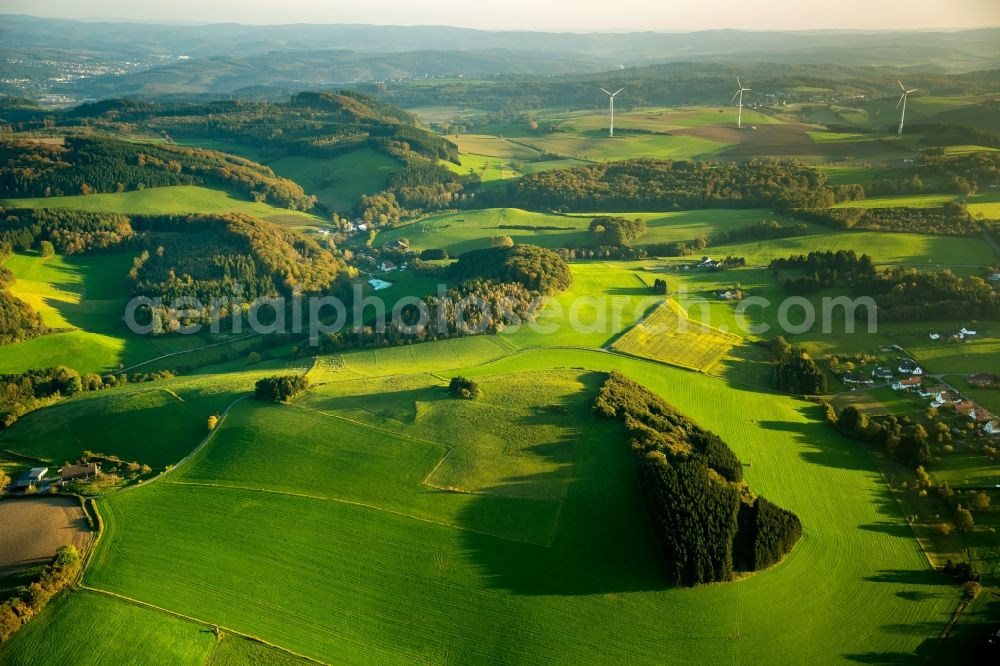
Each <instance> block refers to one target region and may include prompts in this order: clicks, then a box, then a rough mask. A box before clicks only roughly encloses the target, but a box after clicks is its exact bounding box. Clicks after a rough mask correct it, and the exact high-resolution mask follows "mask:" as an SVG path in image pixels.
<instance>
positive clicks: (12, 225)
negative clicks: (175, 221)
mask: <svg viewBox="0 0 1000 666" xmlns="http://www.w3.org/2000/svg"><path fill="white" fill-rule="evenodd" d="M0 217H2V218H3V219H4V220H5V224H4V225H3V227H2V228H0V243H6V244H9V245H10V247H11V249H13V250H17V251H20V252H27V251H29V250H32V249H35V248H40V247H41V244H42V243H44V242H50V243H52V246H53V249H54V250H55V251H56V252H58V253H59V254H95V253H100V252H117V251H121V250H122V249H126V248H130V247H136V246H137V243H136V241H137V239H138V236H137V234H136V232H135V230H134V229H133V228H132V224H131V222H130V221H129V218H128V217H127V216H125V215H119V214H117V213H92V212H87V211H80V210H64V209H59V208H33V209H27V208H11V209H4V208H2V207H0Z"/></svg>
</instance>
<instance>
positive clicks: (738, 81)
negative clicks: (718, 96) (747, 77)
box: [736, 76, 743, 88]
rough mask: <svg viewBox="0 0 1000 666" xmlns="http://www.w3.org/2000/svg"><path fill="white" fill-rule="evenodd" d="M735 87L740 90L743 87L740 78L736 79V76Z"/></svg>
mask: <svg viewBox="0 0 1000 666" xmlns="http://www.w3.org/2000/svg"><path fill="white" fill-rule="evenodd" d="M736 85H737V86H739V87H740V88H742V87H743V84H742V83H740V77H738V76H737V77H736Z"/></svg>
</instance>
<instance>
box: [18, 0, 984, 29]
mask: <svg viewBox="0 0 1000 666" xmlns="http://www.w3.org/2000/svg"><path fill="white" fill-rule="evenodd" d="M0 12H8V13H18V14H31V15H34V16H56V17H63V18H80V19H93V18H120V19H138V20H147V21H152V20H171V21H199V22H219V21H226V22H236V23H265V24H266V23H271V24H273V23H375V24H388V25H456V26H464V27H473V28H485V29H493V30H507V29H521V30H524V29H529V30H531V29H533V30H542V29H561V30H624V29H642V30H701V29H705V28H743V29H747V30H790V29H815V28H867V29H885V28H893V29H905V28H935V27H949V28H958V27H986V26H998V25H1000V0H944V1H943V0H836V1H835V2H821V1H816V0H576V1H569V0H558V1H553V0H497V1H492V2H491V1H490V0H479V1H476V0H425V1H421V0H327V1H325V2H324V1H323V0H235V1H234V0H132V1H131V2H122V1H120V0H0Z"/></svg>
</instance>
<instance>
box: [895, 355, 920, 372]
mask: <svg viewBox="0 0 1000 666" xmlns="http://www.w3.org/2000/svg"><path fill="white" fill-rule="evenodd" d="M896 369H897V371H898V372H899V373H900V374H903V375H922V374H924V371H923V370H922V369H921V368H920V366H919V365H917V362H916V361H914V360H913V359H909V358H904V359H902V360H901V361H900V362H899V367H898V368H896Z"/></svg>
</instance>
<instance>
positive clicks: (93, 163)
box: [0, 136, 315, 210]
mask: <svg viewBox="0 0 1000 666" xmlns="http://www.w3.org/2000/svg"><path fill="white" fill-rule="evenodd" d="M192 184H210V185H217V186H220V187H226V188H232V189H234V190H237V191H239V192H242V193H243V194H245V195H246V196H247V197H249V198H252V199H255V200H258V201H267V202H269V203H272V204H274V205H276V206H281V207H284V208H292V209H297V210H308V209H310V208H312V206H313V204H314V203H315V199H314V198H312V197H310V196H307V195H306V194H305V192H303V190H302V187H301V186H299V185H298V184H296V183H294V182H292V181H290V180H287V179H285V178H278V177H277V176H275V175H274V172H273V171H271V170H270V169H269V168H267V167H265V166H261V165H260V164H257V163H255V162H251V161H250V160H247V159H244V158H242V157H236V156H235V155H229V154H227V153H220V152H216V151H207V150H200V149H197V148H185V147H181V146H173V145H166V144H155V145H154V144H145V143H135V142H131V141H122V140H118V139H111V138H104V137H101V138H98V137H96V136H95V137H67V138H66V140H65V144H58V143H42V142H39V141H31V140H22V139H3V138H0V196H4V197H47V196H62V195H74V194H93V193H97V192H123V191H127V190H137V189H145V188H147V187H166V186H170V185H192Z"/></svg>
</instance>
